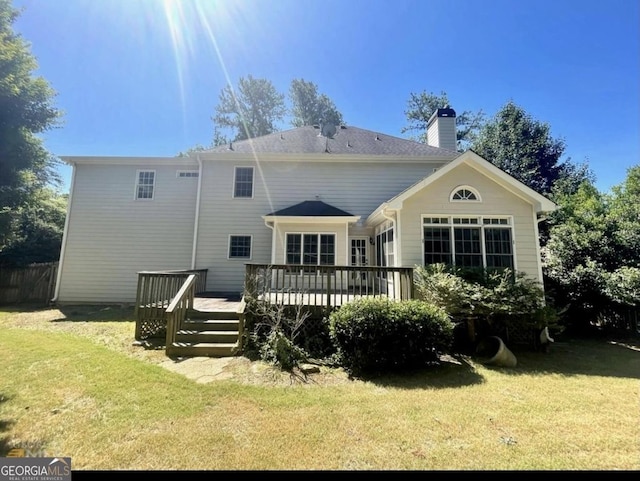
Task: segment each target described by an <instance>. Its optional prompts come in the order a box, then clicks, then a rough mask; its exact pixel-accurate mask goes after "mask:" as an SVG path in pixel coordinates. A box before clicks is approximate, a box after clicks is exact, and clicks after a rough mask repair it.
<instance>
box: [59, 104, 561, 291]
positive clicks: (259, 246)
mask: <svg viewBox="0 0 640 481" xmlns="http://www.w3.org/2000/svg"><path fill="white" fill-rule="evenodd" d="M428 139H429V143H430V145H427V144H422V143H418V142H414V141H410V140H406V139H401V138H397V137H394V136H389V135H385V134H382V133H377V132H373V131H370V130H365V129H361V128H357V127H352V126H334V125H320V126H305V127H299V128H296V129H291V130H287V131H283V132H277V133H274V134H270V135H266V136H264V137H259V138H255V139H249V140H244V141H239V142H232V143H229V144H227V145H222V146H218V147H216V148H214V149H212V150H210V151H204V152H198V153H193V154H191V155H190V156H186V157H165V158H157V157H91V156H86V157H66V158H64V160H65V161H66V162H68V163H69V164H71V165H72V166H73V174H72V182H71V193H70V201H69V207H68V209H69V210H68V215H67V223H66V226H65V232H64V238H63V247H62V250H61V256H60V268H59V272H58V279H57V284H56V294H55V298H54V301H56V302H58V303H128V302H133V301H134V300H135V298H136V284H137V275H138V272H141V271H158V270H183V269H207V273H208V274H207V285H206V289H207V291H212V292H223V293H235V294H240V293H241V292H242V291H243V287H244V282H245V266H246V264H265V265H280V264H283V265H291V266H304V267H305V268H306V267H307V266H308V267H309V268H311V267H312V266H332V265H333V266H351V265H357V266H365V265H367V266H392V267H393V266H397V267H402V266H404V267H413V266H415V265H424V264H429V263H435V262H445V263H449V264H455V265H462V266H473V267H511V268H514V269H516V270H519V271H523V272H525V273H526V274H527V275H529V276H531V277H533V278H535V279H538V280H540V281H542V272H541V263H540V250H539V243H538V224H537V222H538V217H539V216H540V215H541V214H542V213H544V212H547V211H550V210H553V209H554V208H555V206H554V204H553V203H552V202H550V201H549V200H548V199H546V198H545V197H543V196H541V195H540V194H538V193H536V192H534V191H533V190H531V189H529V188H528V187H526V186H525V185H523V184H521V183H520V182H518V181H517V180H515V179H513V178H512V177H510V176H509V175H507V174H506V173H504V172H503V171H501V170H499V169H498V168H496V167H495V166H494V165H493V164H491V163H490V162H488V161H487V160H485V159H482V158H481V157H479V156H478V155H476V154H475V153H473V152H471V151H467V152H464V153H461V152H458V151H456V141H455V139H456V131H455V112H454V111H453V110H451V109H439V110H438V111H437V112H435V113H434V115H433V117H432V118H431V121H430V122H429V130H428Z"/></svg>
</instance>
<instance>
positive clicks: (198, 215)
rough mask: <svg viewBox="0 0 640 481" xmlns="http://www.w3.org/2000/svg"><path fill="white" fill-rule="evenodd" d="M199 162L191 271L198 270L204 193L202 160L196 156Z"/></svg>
mask: <svg viewBox="0 0 640 481" xmlns="http://www.w3.org/2000/svg"><path fill="white" fill-rule="evenodd" d="M196 160H197V161H198V190H197V193H196V214H195V218H194V220H193V246H192V248H191V270H193V269H195V268H196V251H197V248H198V226H199V224H200V192H201V191H202V160H200V154H196Z"/></svg>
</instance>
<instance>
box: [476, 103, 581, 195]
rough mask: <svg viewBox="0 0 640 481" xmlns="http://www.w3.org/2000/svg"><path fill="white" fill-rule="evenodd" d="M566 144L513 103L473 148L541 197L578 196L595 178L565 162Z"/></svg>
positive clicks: (487, 125) (483, 131) (485, 129)
mask: <svg viewBox="0 0 640 481" xmlns="http://www.w3.org/2000/svg"><path fill="white" fill-rule="evenodd" d="M565 147H566V146H565V143H564V140H562V139H558V138H554V137H552V136H551V130H550V127H549V125H548V124H547V123H544V122H540V121H538V120H536V119H534V118H533V117H531V115H529V114H528V113H527V112H525V110H524V109H523V108H522V107H520V106H518V105H516V104H515V103H514V102H513V101H509V102H507V103H506V104H505V105H504V106H503V107H502V108H501V109H500V110H499V111H498V112H497V113H496V114H495V116H494V117H493V118H491V119H490V120H489V121H488V122H486V123H485V124H484V126H483V127H482V129H480V131H479V133H478V135H477V136H476V138H475V140H474V141H473V143H472V145H471V148H472V149H473V150H474V151H475V152H476V153H477V154H478V155H480V156H482V157H483V158H485V159H486V160H488V161H489V162H491V163H493V164H494V165H496V166H497V167H499V168H501V169H502V170H504V171H505V172H506V173H508V174H509V175H511V176H513V177H515V178H516V179H518V180H519V181H521V182H522V183H524V184H526V185H528V186H529V187H531V188H532V189H533V190H535V191H537V192H539V193H541V194H552V193H554V192H575V191H576V190H577V188H578V187H579V186H580V184H582V182H583V181H584V180H590V179H591V177H592V175H591V173H590V171H589V169H588V167H587V166H586V165H584V164H582V165H578V164H574V163H572V162H571V159H566V160H562V159H561V158H562V156H563V155H564V151H565Z"/></svg>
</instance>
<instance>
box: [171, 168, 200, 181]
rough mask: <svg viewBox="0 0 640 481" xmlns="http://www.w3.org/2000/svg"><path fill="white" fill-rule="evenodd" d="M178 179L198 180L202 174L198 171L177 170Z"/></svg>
mask: <svg viewBox="0 0 640 481" xmlns="http://www.w3.org/2000/svg"><path fill="white" fill-rule="evenodd" d="M185 174H187V175H185ZM176 177H177V178H178V179H197V178H198V177H200V172H198V171H197V170H176Z"/></svg>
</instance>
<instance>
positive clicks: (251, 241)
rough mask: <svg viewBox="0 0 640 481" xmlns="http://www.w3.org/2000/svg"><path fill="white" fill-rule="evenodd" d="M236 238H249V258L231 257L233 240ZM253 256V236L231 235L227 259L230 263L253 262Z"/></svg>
mask: <svg viewBox="0 0 640 481" xmlns="http://www.w3.org/2000/svg"><path fill="white" fill-rule="evenodd" d="M234 237H248V238H249V257H240V256H234V257H232V256H231V239H232V238H234ZM252 256H253V236H252V235H251V234H229V240H228V242H227V259H228V260H230V261H246V260H251V258H252Z"/></svg>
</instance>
